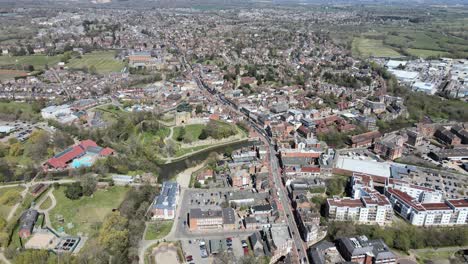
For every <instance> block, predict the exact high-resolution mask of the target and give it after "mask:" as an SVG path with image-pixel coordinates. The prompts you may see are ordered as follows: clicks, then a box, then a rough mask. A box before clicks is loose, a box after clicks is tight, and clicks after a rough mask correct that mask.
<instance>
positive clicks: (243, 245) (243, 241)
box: [241, 240, 248, 248]
mask: <svg viewBox="0 0 468 264" xmlns="http://www.w3.org/2000/svg"><path fill="white" fill-rule="evenodd" d="M241 243H242V247H244V248H245V247H247V246H248V245H247V241H245V240H242V241H241Z"/></svg>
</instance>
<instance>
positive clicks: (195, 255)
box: [181, 235, 248, 264]
mask: <svg viewBox="0 0 468 264" xmlns="http://www.w3.org/2000/svg"><path fill="white" fill-rule="evenodd" d="M227 238H230V239H231V241H232V242H231V243H230V246H228V245H229V244H228V242H227V241H226V239H227ZM210 240H213V241H216V240H217V241H220V243H221V245H222V246H221V249H220V250H219V251H217V252H212V248H211V245H210ZM242 240H246V241H247V240H248V239H247V237H229V236H223V235H220V236H217V237H211V238H209V239H204V238H195V239H190V240H187V239H184V240H181V242H182V249H183V251H184V254H185V257H186V258H187V257H188V256H191V259H192V260H191V261H186V262H187V263H197V264H198V263H202V264H208V263H213V259H214V258H216V256H217V255H218V254H225V253H226V254H228V255H229V256H230V257H232V258H233V260H236V259H239V258H240V257H242V256H243V255H244V249H243V247H242V242H241V241H242ZM203 243H204V244H205V248H206V250H207V253H208V257H206V258H202V253H201V250H200V245H201V244H203ZM186 260H187V259H186Z"/></svg>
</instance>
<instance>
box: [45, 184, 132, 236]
mask: <svg viewBox="0 0 468 264" xmlns="http://www.w3.org/2000/svg"><path fill="white" fill-rule="evenodd" d="M64 190H65V187H60V188H59V189H56V190H54V196H55V198H56V200H57V205H56V206H55V207H54V208H53V209H52V210H51V211H50V221H51V222H52V226H53V227H54V229H55V230H57V231H59V230H60V229H62V228H63V230H64V231H65V232H66V233H67V234H70V235H76V234H77V233H78V232H82V233H85V234H88V235H89V234H92V233H94V232H97V231H98V230H99V227H98V225H99V224H100V223H102V221H103V220H104V218H105V217H106V215H107V214H109V213H110V212H111V211H112V209H116V208H118V207H119V206H120V204H121V203H122V201H123V200H124V198H125V194H126V193H127V191H128V188H126V187H120V186H114V187H110V188H108V189H107V190H97V191H96V192H95V193H94V194H93V195H92V196H89V197H88V196H83V197H81V198H80V199H78V200H70V199H68V198H67V197H66V196H65V193H64ZM70 223H71V224H70ZM69 225H70V226H71V228H68V227H69Z"/></svg>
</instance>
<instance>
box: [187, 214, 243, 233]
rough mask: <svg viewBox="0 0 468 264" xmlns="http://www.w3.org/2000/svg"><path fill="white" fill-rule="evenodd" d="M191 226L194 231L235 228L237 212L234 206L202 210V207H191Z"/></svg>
mask: <svg viewBox="0 0 468 264" xmlns="http://www.w3.org/2000/svg"><path fill="white" fill-rule="evenodd" d="M188 222H189V228H190V230H192V231H196V230H207V229H208V230H209V229H234V228H235V225H236V213H235V211H234V209H232V208H223V209H221V210H207V211H202V210H201V209H200V208H195V209H190V211H189V221H188Z"/></svg>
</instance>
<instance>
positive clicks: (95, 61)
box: [67, 51, 124, 73]
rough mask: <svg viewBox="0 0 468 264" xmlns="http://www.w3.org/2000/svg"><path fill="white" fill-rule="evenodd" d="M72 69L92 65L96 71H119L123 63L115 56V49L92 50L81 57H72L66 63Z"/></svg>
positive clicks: (88, 67)
mask: <svg viewBox="0 0 468 264" xmlns="http://www.w3.org/2000/svg"><path fill="white" fill-rule="evenodd" d="M67 66H68V67H69V68H72V69H82V68H87V69H90V68H91V67H92V66H94V67H95V68H96V71H97V72H98V73H110V72H120V71H121V70H122V69H123V67H124V63H123V62H122V61H121V60H118V59H116V58H115V51H94V52H91V53H87V54H84V55H82V56H81V58H73V59H71V60H70V61H69V63H68V64H67Z"/></svg>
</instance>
